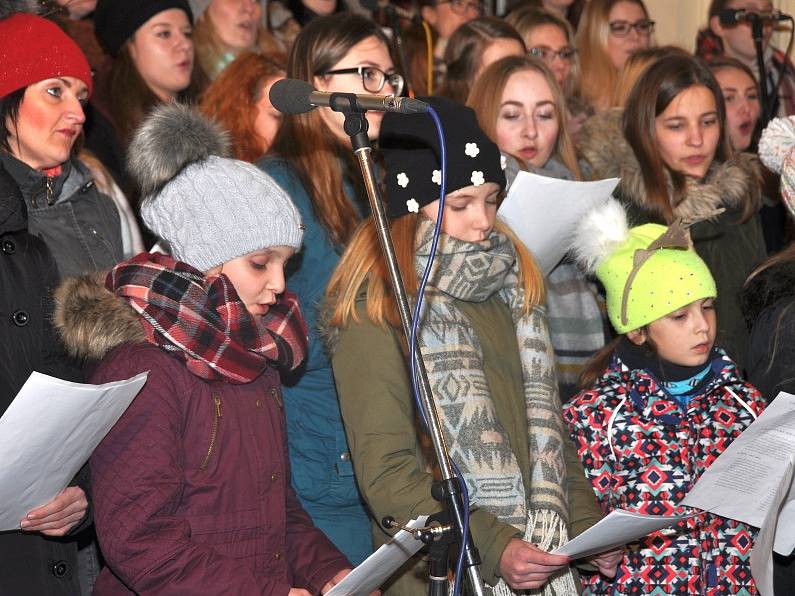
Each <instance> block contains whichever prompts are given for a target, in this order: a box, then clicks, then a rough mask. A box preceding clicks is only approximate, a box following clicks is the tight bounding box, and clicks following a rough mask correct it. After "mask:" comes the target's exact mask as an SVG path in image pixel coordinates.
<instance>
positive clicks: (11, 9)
mask: <svg viewBox="0 0 795 596" xmlns="http://www.w3.org/2000/svg"><path fill="white" fill-rule="evenodd" d="M19 12H28V13H30V14H39V7H38V3H37V2H36V0H0V20H2V19H7V18H8V17H11V16H14V15H15V14H17V13H19Z"/></svg>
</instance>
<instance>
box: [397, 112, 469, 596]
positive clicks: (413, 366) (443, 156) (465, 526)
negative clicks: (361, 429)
mask: <svg viewBox="0 0 795 596" xmlns="http://www.w3.org/2000/svg"><path fill="white" fill-rule="evenodd" d="M428 113H429V114H430V116H431V118H432V119H433V122H434V124H435V125H436V134H437V136H438V138H439V148H440V156H439V158H440V162H441V168H442V183H441V184H440V185H439V210H438V211H437V213H436V225H435V226H434V229H433V239H432V240H431V250H430V255H429V257H428V263H427V264H426V265H425V270H424V271H423V272H422V277H421V278H420V283H419V286H418V287H417V304H416V306H415V308H414V316H413V317H412V320H411V337H410V338H409V368H410V372H411V387H412V391H413V394H414V401H415V403H416V404H417V409H418V410H419V412H420V416H421V417H422V422H423V424H424V425H425V428H428V417H427V414H426V412H425V404H423V403H422V400H421V399H420V391H419V384H418V383H417V358H418V355H417V349H416V346H417V330H418V329H419V325H420V315H421V313H422V306H423V300H424V296H425V286H426V284H427V283H428V277H430V274H431V268H432V267H433V261H434V258H435V256H436V247H437V245H438V243H439V235H440V234H441V231H442V216H443V215H444V198H445V195H446V194H447V192H446V189H447V149H446V147H445V139H444V128H443V127H442V122H441V120H440V119H439V114H437V113H436V110H434V109H433V107H432V106H429V107H428ZM450 463H451V465H452V468H453V472H454V474H455V476H456V479H457V480H458V484H459V485H460V487H461V495H462V501H463V509H462V515H463V523H462V528H461V531H462V535H461V548H460V549H459V552H458V561H457V562H456V567H455V584H454V585H453V596H459V595H460V594H461V581H462V580H461V576H462V572H463V568H464V552H465V551H464V545H465V544H466V538H467V535H468V534H469V491H468V490H467V486H466V482H465V481H464V476H463V474H461V470H459V468H458V466H457V465H456V464H455V462H454V461H452V459H451V460H450Z"/></svg>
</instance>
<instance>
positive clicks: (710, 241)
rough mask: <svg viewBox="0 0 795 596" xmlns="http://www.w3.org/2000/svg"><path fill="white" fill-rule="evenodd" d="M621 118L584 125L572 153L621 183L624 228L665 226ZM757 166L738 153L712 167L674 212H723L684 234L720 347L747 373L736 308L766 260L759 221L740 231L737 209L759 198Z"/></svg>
mask: <svg viewBox="0 0 795 596" xmlns="http://www.w3.org/2000/svg"><path fill="white" fill-rule="evenodd" d="M622 116H623V111H622V110H621V109H613V110H610V111H607V112H604V113H602V114H599V115H597V116H594V117H593V118H591V119H590V120H588V121H587V122H586V123H585V125H584V126H583V130H582V131H581V134H580V144H579V147H578V149H579V150H580V152H581V154H582V155H583V157H584V158H585V159H586V160H587V161H588V163H589V164H590V166H591V168H592V169H593V172H594V176H595V177H597V178H608V177H613V176H616V177H619V178H621V183H620V185H619V187H618V189H617V192H616V194H617V198H618V199H619V200H620V201H621V202H622V203H623V204H624V205H625V206H626V207H627V211H628V215H629V220H630V225H641V224H644V223H649V222H653V223H661V224H664V225H665V224H667V223H670V222H666V221H665V219H664V216H663V214H662V213H660V212H659V211H658V210H657V208H656V207H655V206H654V205H652V204H650V203H649V202H648V200H647V196H646V187H645V184H644V182H643V175H642V172H641V169H640V165H639V164H638V160H637V158H636V157H635V154H634V153H633V151H632V148H631V147H630V146H629V144H628V143H627V141H626V140H625V138H624V136H623V134H622V132H621V118H622ZM757 168H758V159H757V158H756V156H753V155H751V154H748V153H737V154H735V155H733V156H732V157H731V158H729V159H728V160H727V161H725V162H723V163H718V162H714V163H713V164H712V166H711V167H710V169H709V172H708V173H707V176H706V179H705V180H703V181H701V182H697V181H693V180H691V181H689V182H688V186H687V191H686V196H685V197H684V199H683V200H682V201H681V202H680V203H679V204H678V205H676V206H674V209H673V211H674V216H675V217H684V218H701V217H705V216H708V215H709V214H711V213H712V212H713V211H714V210H715V209H717V208H723V209H725V211H724V212H723V213H722V214H721V215H719V216H717V217H710V218H708V219H707V220H705V221H700V222H698V223H696V224H695V225H693V226H692V227H691V228H690V233H691V237H692V239H693V246H694V248H695V249H696V252H697V253H698V254H699V255H700V256H701V258H702V259H704V261H705V262H706V264H707V266H708V267H709V269H710V271H711V272H712V275H713V276H714V278H715V283H716V285H717V288H718V299H717V301H716V303H715V310H716V314H717V317H718V338H717V343H718V345H720V346H722V347H723V348H725V349H726V351H727V352H728V353H729V355H730V356H731V357H732V359H733V360H734V361H735V362H736V363H737V364H738V366H739V367H740V370H744V369H745V366H746V350H747V346H748V329H747V328H746V326H745V320H744V318H743V315H742V310H741V308H740V292H741V290H742V287H743V284H744V283H745V279H746V278H747V277H748V275H749V274H750V273H751V271H753V269H754V268H755V267H756V266H757V265H759V264H760V263H761V262H762V261H763V260H764V259H765V257H766V254H767V253H766V249H765V241H764V236H763V234H762V225H761V221H760V219H759V215H758V213H757V214H754V215H753V216H752V217H751V218H750V219H749V220H748V221H746V222H744V223H739V219H740V218H741V214H742V211H743V207H744V205H745V204H746V201H748V200H749V199H750V197H752V196H755V195H758V193H759V188H758V184H759V182H758V173H757Z"/></svg>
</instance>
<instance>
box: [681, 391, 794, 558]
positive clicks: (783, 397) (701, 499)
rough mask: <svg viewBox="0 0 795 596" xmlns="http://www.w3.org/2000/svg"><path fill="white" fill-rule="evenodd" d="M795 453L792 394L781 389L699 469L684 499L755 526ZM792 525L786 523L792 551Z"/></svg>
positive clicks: (768, 508)
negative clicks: (706, 465) (743, 429)
mask: <svg viewBox="0 0 795 596" xmlns="http://www.w3.org/2000/svg"><path fill="white" fill-rule="evenodd" d="M794 455H795V396H793V395H790V394H789V393H783V392H782V393H779V395H778V396H777V397H776V399H775V400H774V401H773V403H772V404H770V405H769V406H768V407H767V409H766V410H765V411H764V412H763V413H762V415H761V416H759V418H758V419H757V420H756V421H754V423H753V424H752V425H751V426H749V427H748V428H747V429H745V431H743V433H742V434H741V435H740V436H739V437H737V438H736V439H735V440H734V441H733V442H732V444H731V445H729V447H728V448H727V449H726V451H724V452H723V453H721V454H720V457H718V458H717V459H716V460H715V461H714V462H713V463H712V465H711V466H710V467H709V469H708V470H707V471H706V472H704V474H702V476H701V478H699V480H698V482H696V485H695V486H694V487H693V488H692V489H690V492H689V493H688V495H687V497H685V499H684V500H683V501H682V504H683V505H687V506H688V507H697V508H699V509H704V510H705V511H711V512H712V513H716V514H718V515H722V516H723V517H728V518H730V519H736V520H739V521H742V522H745V523H747V524H749V525H751V526H754V527H756V528H759V527H761V526H762V522H763V521H764V520H765V518H766V517H767V514H768V512H769V511H770V508H771V507H772V506H773V504H774V502H775V499H776V495H777V493H778V492H779V487H780V484H781V480H782V478H783V477H784V476H785V474H786V472H787V466H789V465H790V463H791V461H792V458H793V456H794ZM791 520H792V521H793V522H795V518H791ZM793 526H795V523H791V524H788V526H787V528H788V529H789V532H787V534H788V535H789V538H790V540H789V541H788V542H789V544H790V545H791V547H790V549H789V550H790V551H791V550H792V547H795V528H793ZM783 546H784V545H782V547H783ZM787 554H789V552H788V553H787Z"/></svg>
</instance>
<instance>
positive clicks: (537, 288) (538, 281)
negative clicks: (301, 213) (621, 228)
mask: <svg viewBox="0 0 795 596" xmlns="http://www.w3.org/2000/svg"><path fill="white" fill-rule="evenodd" d="M419 217H420V216H419V215H418V214H416V213H409V214H407V215H404V216H402V217H399V218H397V219H394V220H392V222H391V224H390V232H391V234H392V242H393V243H394V245H395V254H396V256H397V261H398V268H399V269H400V273H401V276H402V277H403V283H404V284H405V287H406V292H407V293H408V294H409V295H411V296H415V295H416V294H417V287H418V285H419V280H418V279H417V272H416V270H415V268H414V243H415V239H416V236H417V225H418V222H419ZM494 229H495V230H496V231H498V232H500V233H502V234H505V235H506V236H508V238H510V240H511V242H512V244H513V246H514V248H515V250H516V258H517V259H518V262H519V273H520V276H521V278H520V283H521V284H522V286H523V288H524V291H525V297H524V299H525V303H524V308H525V312H529V310H530V309H531V308H532V307H533V306H534V305H536V304H540V303H542V302H543V301H544V277H543V275H542V273H541V270H540V269H539V268H538V265H536V262H535V260H534V259H533V257H532V255H531V254H530V251H528V250H527V248H525V246H524V244H522V242H521V241H520V240H519V239H518V238H517V237H516V236H515V234H514V233H513V232H512V231H511V230H510V228H508V227H507V226H505V225H504V224H503V223H501V222H500V221H499V220H497V221H496V222H495V223H494ZM365 282H366V283H367V317H368V318H369V319H370V321H372V322H373V323H374V324H376V325H379V326H381V327H387V326H391V327H394V328H399V327H400V315H399V313H398V309H397V303H396V302H395V299H394V297H393V295H392V289H391V286H390V282H389V272H388V270H387V267H386V262H385V261H384V258H383V257H382V255H381V247H380V244H379V242H378V236H377V234H376V229H375V224H374V223H373V222H372V220H369V219H368V220H366V221H364V222H362V223H361V224H360V225H359V227H358V228H357V229H356V232H354V234H353V236H352V238H351V241H350V243H349V244H348V248H347V249H346V250H345V252H344V253H343V255H342V258H341V259H340V262H339V264H338V265H337V269H336V270H335V271H334V274H333V275H332V276H331V280H330V281H329V284H328V287H327V289H326V304H327V307H328V311H329V312H330V316H329V318H328V323H329V325H330V326H332V327H345V326H347V325H348V324H349V323H351V322H355V323H358V322H360V321H361V320H360V318H359V316H358V314H357V312H356V299H357V297H358V296H359V293H360V291H361V289H362V287H363V286H364V284H365Z"/></svg>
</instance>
